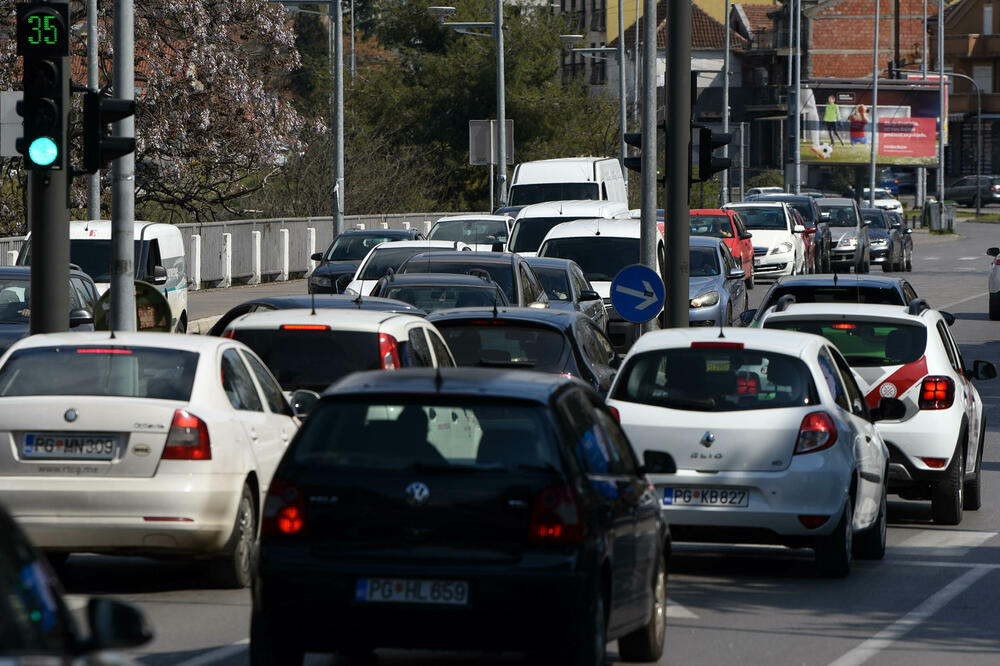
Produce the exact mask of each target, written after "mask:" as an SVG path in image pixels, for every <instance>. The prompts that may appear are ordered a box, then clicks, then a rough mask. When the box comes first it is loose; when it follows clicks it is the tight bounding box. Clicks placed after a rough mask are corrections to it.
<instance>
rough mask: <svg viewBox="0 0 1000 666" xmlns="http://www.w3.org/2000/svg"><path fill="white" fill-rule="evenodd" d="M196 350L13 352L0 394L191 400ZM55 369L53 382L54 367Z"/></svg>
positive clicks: (110, 347) (1, 371) (1, 373)
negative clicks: (57, 378)
mask: <svg viewBox="0 0 1000 666" xmlns="http://www.w3.org/2000/svg"><path fill="white" fill-rule="evenodd" d="M197 367H198V354H197V353H196V352H190V351H182V350H179V349H159V348H156V347H123V346H120V345H114V344H112V343H111V341H109V343H107V344H102V345H91V346H72V347H71V346H64V347H33V348H28V349H21V350H19V351H16V352H14V353H13V354H11V355H10V357H9V358H8V359H7V362H6V363H4V365H3V367H2V368H0V396H15V395H87V396H120V397H127V398H155V399H160V400H178V401H183V402H186V401H188V400H190V399H191V387H192V386H193V385H194V375H195V371H196V370H197ZM53 368H58V369H59V381H53V378H52V371H53V370H52V369H53Z"/></svg>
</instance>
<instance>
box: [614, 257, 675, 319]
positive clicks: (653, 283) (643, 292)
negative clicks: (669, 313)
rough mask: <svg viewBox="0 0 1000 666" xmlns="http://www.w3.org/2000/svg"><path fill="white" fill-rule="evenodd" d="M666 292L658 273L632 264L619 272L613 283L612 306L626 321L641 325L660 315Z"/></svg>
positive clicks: (640, 265)
mask: <svg viewBox="0 0 1000 666" xmlns="http://www.w3.org/2000/svg"><path fill="white" fill-rule="evenodd" d="M664 296H665V290H664V289H663V280H662V279H661V278H660V276H659V275H657V274H656V271H654V270H653V269H651V268H649V267H647V266H643V265H642V264H632V265H631V266H626V267H625V268H623V269H621V270H620V271H618V275H616V276H615V279H614V281H613V282H612V283H611V305H613V306H615V310H617V311H618V314H620V315H621V316H622V319H625V320H626V321H631V322H635V323H637V324H641V323H642V322H644V321H649V320H650V319H652V318H653V317H655V316H656V315H658V314H659V313H660V310H661V309H662V308H663V299H664Z"/></svg>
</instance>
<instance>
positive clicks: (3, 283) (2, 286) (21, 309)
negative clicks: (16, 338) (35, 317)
mask: <svg viewBox="0 0 1000 666" xmlns="http://www.w3.org/2000/svg"><path fill="white" fill-rule="evenodd" d="M70 291H71V292H72V291H73V289H72V287H71V288H70ZM71 302H72V301H71ZM30 308H31V282H30V280H17V279H10V278H6V279H0V323H2V324H27V323H28V315H29V314H30V313H31V309H30Z"/></svg>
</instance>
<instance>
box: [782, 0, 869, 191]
mask: <svg viewBox="0 0 1000 666" xmlns="http://www.w3.org/2000/svg"><path fill="white" fill-rule="evenodd" d="M876 1H878V0H876ZM793 2H794V7H795V114H794V116H793V120H794V122H795V125H794V128H795V129H794V133H793V136H794V137H795V140H794V144H795V145H794V146H793V147H792V150H794V151H795V152H794V153H792V157H793V158H794V160H795V189H794V190H792V191H793V192H795V194H802V150H801V149H802V0H793Z"/></svg>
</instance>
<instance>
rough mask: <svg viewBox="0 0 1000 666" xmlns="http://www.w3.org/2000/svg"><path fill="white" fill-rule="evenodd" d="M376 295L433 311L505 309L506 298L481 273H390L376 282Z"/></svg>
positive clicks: (487, 275)
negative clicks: (480, 308)
mask: <svg viewBox="0 0 1000 666" xmlns="http://www.w3.org/2000/svg"><path fill="white" fill-rule="evenodd" d="M372 293H373V294H375V295H376V296H380V297H382V298H389V299H393V300H396V301H403V302H404V303H409V304H410V305H412V306H414V307H417V308H420V309H421V310H422V311H423V312H434V311H436V310H445V309H449V308H474V307H483V306H493V305H496V306H497V307H506V306H507V297H506V296H505V295H504V293H503V289H501V288H500V287H499V286H498V285H497V283H496V282H494V281H493V280H491V279H490V276H489V274H488V273H486V272H485V271H484V272H483V273H482V274H481V275H464V274H455V273H412V274H403V273H399V274H396V273H392V274H390V275H389V276H387V277H385V278H383V279H381V280H379V282H378V285H377V286H376V287H375V290H374V291H373V292H372Z"/></svg>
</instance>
